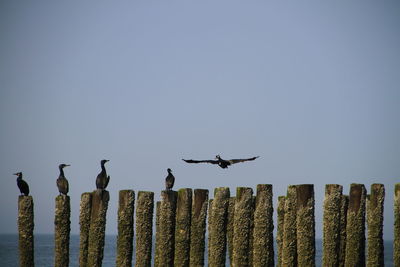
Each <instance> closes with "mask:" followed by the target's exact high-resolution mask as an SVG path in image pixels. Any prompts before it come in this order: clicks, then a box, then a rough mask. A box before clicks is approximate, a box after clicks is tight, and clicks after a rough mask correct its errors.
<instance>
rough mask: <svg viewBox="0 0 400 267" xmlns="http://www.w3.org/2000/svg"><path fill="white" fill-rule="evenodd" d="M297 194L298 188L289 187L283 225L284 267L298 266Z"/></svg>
mask: <svg viewBox="0 0 400 267" xmlns="http://www.w3.org/2000/svg"><path fill="white" fill-rule="evenodd" d="M296 214H297V194H296V186H295V185H289V186H288V189H287V194H286V199H285V220H284V225H283V245H282V266H285V267H296V266H297V231H296V229H297V228H296Z"/></svg>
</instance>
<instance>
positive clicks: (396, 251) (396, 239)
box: [393, 183, 400, 266]
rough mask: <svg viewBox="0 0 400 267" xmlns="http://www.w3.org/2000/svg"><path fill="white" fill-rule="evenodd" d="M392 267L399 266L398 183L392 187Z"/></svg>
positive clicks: (399, 202) (399, 184)
mask: <svg viewBox="0 0 400 267" xmlns="http://www.w3.org/2000/svg"><path fill="white" fill-rule="evenodd" d="M393 262H394V266H400V183H398V184H396V185H395V186H394V242H393Z"/></svg>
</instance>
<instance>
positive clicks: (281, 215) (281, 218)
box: [276, 196, 286, 267]
mask: <svg viewBox="0 0 400 267" xmlns="http://www.w3.org/2000/svg"><path fill="white" fill-rule="evenodd" d="M285 199H286V197H285V196H279V197H278V207H277V213H278V228H277V230H276V244H277V249H278V255H277V256H278V257H277V258H278V262H277V267H282V266H283V265H282V249H283V231H284V230H283V228H284V223H285Z"/></svg>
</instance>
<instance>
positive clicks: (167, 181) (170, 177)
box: [165, 168, 175, 191]
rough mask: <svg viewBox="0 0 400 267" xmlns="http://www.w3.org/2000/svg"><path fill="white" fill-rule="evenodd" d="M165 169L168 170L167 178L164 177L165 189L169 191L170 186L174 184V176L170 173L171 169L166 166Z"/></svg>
mask: <svg viewBox="0 0 400 267" xmlns="http://www.w3.org/2000/svg"><path fill="white" fill-rule="evenodd" d="M167 171H168V176H167V178H165V189H166V190H167V191H169V190H172V187H173V186H174V183H175V177H174V175H173V174H172V170H171V169H170V168H168V169H167Z"/></svg>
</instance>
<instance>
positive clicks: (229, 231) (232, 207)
mask: <svg viewBox="0 0 400 267" xmlns="http://www.w3.org/2000/svg"><path fill="white" fill-rule="evenodd" d="M234 221H235V197H231V198H229V205H228V224H227V228H226V239H227V242H228V256H229V263H230V265H232V262H233V228H234Z"/></svg>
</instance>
